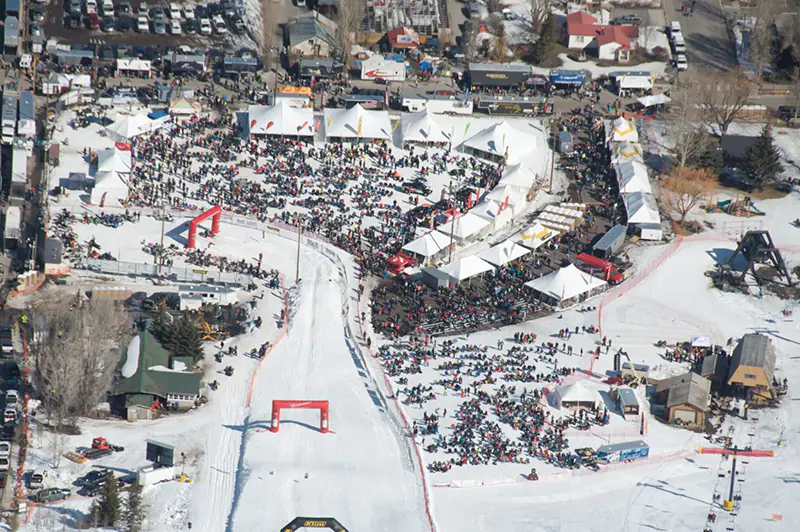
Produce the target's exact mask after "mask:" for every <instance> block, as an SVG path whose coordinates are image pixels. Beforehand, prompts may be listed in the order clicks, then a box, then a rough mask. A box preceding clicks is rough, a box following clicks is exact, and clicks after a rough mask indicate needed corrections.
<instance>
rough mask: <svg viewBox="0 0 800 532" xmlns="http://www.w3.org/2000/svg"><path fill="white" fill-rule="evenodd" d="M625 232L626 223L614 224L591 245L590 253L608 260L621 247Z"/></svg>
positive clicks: (626, 229)
mask: <svg viewBox="0 0 800 532" xmlns="http://www.w3.org/2000/svg"><path fill="white" fill-rule="evenodd" d="M627 233H628V226H627V225H615V226H614V227H612V228H611V229H609V230H608V232H607V233H606V234H604V235H603V236H602V237H601V238H600V240H598V241H597V243H596V244H595V245H594V246H592V254H593V255H594V256H595V257H599V258H601V259H604V260H608V259H609V258H610V257H613V256H614V255H616V253H617V252H618V251H619V250H620V249H621V248H622V245H623V244H624V243H625V235H626V234H627Z"/></svg>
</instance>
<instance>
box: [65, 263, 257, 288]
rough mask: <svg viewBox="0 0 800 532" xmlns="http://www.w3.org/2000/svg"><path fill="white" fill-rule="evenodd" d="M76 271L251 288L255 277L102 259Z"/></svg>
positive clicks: (85, 264) (79, 267)
mask: <svg viewBox="0 0 800 532" xmlns="http://www.w3.org/2000/svg"><path fill="white" fill-rule="evenodd" d="M73 268H75V269H83V270H89V271H92V272H97V273H104V274H110V275H129V276H134V277H165V278H167V279H170V280H172V281H175V282H179V283H212V284H231V285H238V286H249V285H250V284H252V283H253V277H252V276H250V275H246V274H243V273H237V272H223V271H219V270H216V271H214V270H210V269H205V268H203V267H200V266H193V265H188V266H182V267H175V266H163V267H160V266H158V265H157V264H146V263H143V262H128V261H116V260H102V259H91V258H90V259H84V260H83V262H82V263H80V264H76V265H74V266H73Z"/></svg>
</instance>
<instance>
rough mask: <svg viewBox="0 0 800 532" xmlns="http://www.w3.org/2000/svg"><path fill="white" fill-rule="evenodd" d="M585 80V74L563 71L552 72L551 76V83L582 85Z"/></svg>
mask: <svg viewBox="0 0 800 532" xmlns="http://www.w3.org/2000/svg"><path fill="white" fill-rule="evenodd" d="M584 78H585V75H584V73H583V72H569V71H561V72H552V73H551V74H550V82H551V83H561V84H572V85H580V84H582V83H583V80H584Z"/></svg>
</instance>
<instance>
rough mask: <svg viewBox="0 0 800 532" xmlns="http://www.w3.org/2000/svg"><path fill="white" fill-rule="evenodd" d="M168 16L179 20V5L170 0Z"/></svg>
mask: <svg viewBox="0 0 800 532" xmlns="http://www.w3.org/2000/svg"><path fill="white" fill-rule="evenodd" d="M169 18H171V19H173V20H180V19H181V6H179V5H178V4H176V3H175V2H172V3H171V4H170V5H169Z"/></svg>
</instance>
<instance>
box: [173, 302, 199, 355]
mask: <svg viewBox="0 0 800 532" xmlns="http://www.w3.org/2000/svg"><path fill="white" fill-rule="evenodd" d="M168 348H169V351H170V353H172V356H174V357H175V356H180V357H192V360H194V361H195V362H197V361H198V360H200V359H201V358H203V341H202V340H201V339H200V333H199V332H198V330H197V327H196V326H195V324H194V321H192V319H191V318H190V317H189V315H188V314H187V313H184V314H183V316H181V319H180V320H179V321H178V322H177V324H175V326H174V329H173V332H172V336H171V338H170V342H169V344H168Z"/></svg>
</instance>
